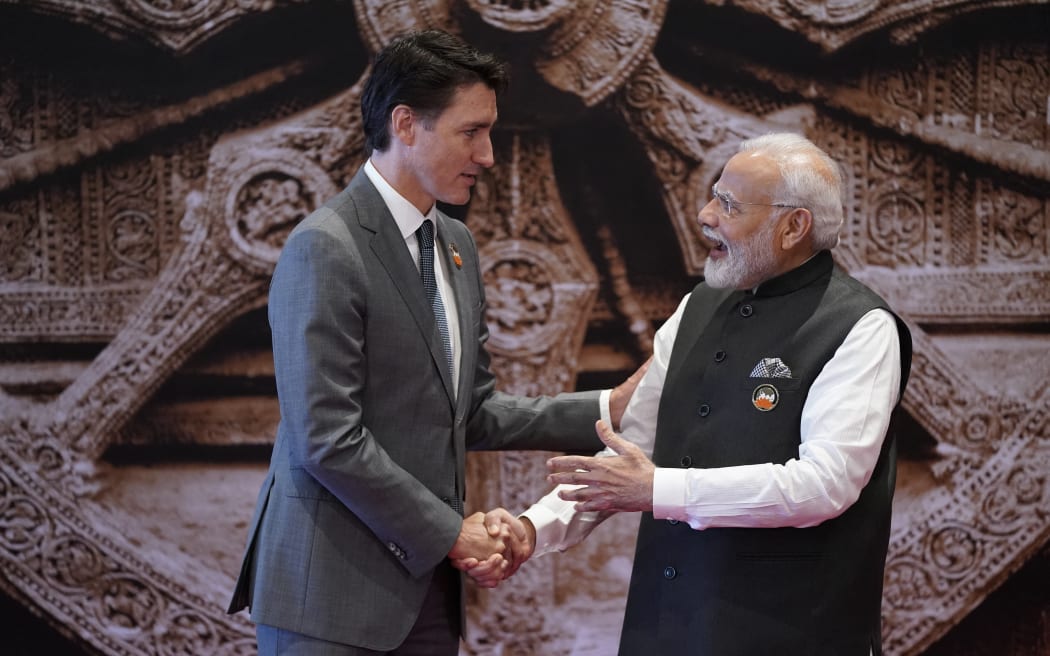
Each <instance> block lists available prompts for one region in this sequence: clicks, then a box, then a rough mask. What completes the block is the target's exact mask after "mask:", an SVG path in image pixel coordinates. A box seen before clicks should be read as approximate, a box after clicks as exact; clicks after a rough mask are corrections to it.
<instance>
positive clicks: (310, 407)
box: [269, 210, 462, 576]
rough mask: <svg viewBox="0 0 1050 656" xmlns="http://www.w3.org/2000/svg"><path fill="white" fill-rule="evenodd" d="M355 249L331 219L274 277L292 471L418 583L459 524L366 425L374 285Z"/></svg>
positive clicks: (284, 258) (298, 238) (306, 233)
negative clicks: (316, 486) (303, 475)
mask: <svg viewBox="0 0 1050 656" xmlns="http://www.w3.org/2000/svg"><path fill="white" fill-rule="evenodd" d="M321 211H327V210H321ZM356 249H357V245H355V244H354V243H353V241H352V240H351V239H350V236H349V234H347V233H346V229H345V227H342V221H341V219H338V217H337V216H336V215H335V214H334V213H333V214H332V218H331V220H328V221H323V222H320V223H319V225H318V227H314V228H311V229H308V230H297V231H295V232H293V235H292V237H291V238H290V239H289V241H288V243H287V244H286V245H285V248H284V251H283V252H282V255H281V259H280V261H279V263H278V265H277V268H276V270H275V272H274V277H273V281H272V283H271V288H270V307H269V312H270V323H271V326H272V332H273V353H274V368H275V373H276V377H277V388H278V390H277V391H278V397H279V400H280V406H281V422H282V424H283V426H282V430H283V432H284V434H285V435H286V439H288V440H289V444H288V447H287V448H288V458H289V467H290V468H291V469H293V470H294V469H296V468H300V469H302V470H305V471H306V472H307V473H309V474H310V475H311V476H312V477H313V478H314V479H316V480H317V481H318V482H319V483H320V484H321V485H322V486H324V487H325V488H326V489H327V490H328V491H329V492H331V493H332V495H334V496H335V497H336V498H337V499H338V500H339V501H340V502H342V503H343V504H344V505H345V506H346V507H347V508H348V509H349V510H350V511H352V512H353V513H354V515H355V516H356V517H357V518H359V519H360V520H361V521H362V522H364V523H365V524H366V525H367V526H368V528H369V529H370V530H371V531H372V532H373V533H374V534H375V535H376V537H377V538H378V539H379V540H380V541H381V542H382V543H383V544H384V545H386V546H387V547H388V548H389V550H390V551H391V552H392V553H393V554H394V556H396V557H397V558H398V559H399V561H400V563H401V564H402V565H403V566H404V567H405V568H406V569H407V570H408V571H409V572H410V573H411V574H412V575H413V576H421V575H423V574H425V573H427V572H429V571H430V570H431V569H433V567H434V566H436V565H437V564H438V563H439V562H440V561H441V560H442V559H443V558H445V556H446V555H447V554H448V552H449V550H450V549H451V548H452V545H453V544H454V543H455V540H456V538H457V537H458V535H459V530H460V527H461V524H462V518H461V517H460V516H459V514H458V513H457V512H455V511H454V510H452V509H451V508H450V507H449V506H448V505H447V504H445V503H444V502H443V501H442V500H441V499H439V498H438V497H437V496H435V495H434V494H433V493H432V492H431V491H430V490H429V489H428V488H427V487H426V486H425V485H423V484H422V483H421V482H420V481H419V480H417V479H416V478H415V477H414V476H413V475H411V474H410V473H409V472H407V471H406V470H405V469H404V468H402V467H401V466H399V465H398V464H397V462H395V461H394V460H393V459H392V458H391V457H390V455H389V454H388V453H387V452H386V451H385V450H384V449H383V448H382V446H381V445H380V444H379V442H378V441H377V440H376V439H375V437H374V435H373V434H372V432H371V431H370V430H369V428H368V426H365V425H364V424H363V422H362V417H363V408H362V403H363V396H364V389H365V385H366V384H367V380H366V378H367V370H366V366H365V365H366V357H367V356H366V345H365V338H364V335H365V327H364V318H365V316H366V313H367V303H366V299H367V291H366V289H367V288H366V285H368V280H367V276H366V275H365V270H364V267H363V265H362V264H361V261H362V260H361V256H360V254H359V253H358V252H357V250H356ZM408 437H409V436H406V439H408Z"/></svg>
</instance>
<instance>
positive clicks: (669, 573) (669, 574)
mask: <svg viewBox="0 0 1050 656" xmlns="http://www.w3.org/2000/svg"><path fill="white" fill-rule="evenodd" d="M676 576H678V572H677V570H675V568H673V567H671V566H670V565H668V566H667V567H665V568H664V578H665V579H667V580H668V581H670V580H671V579H673V578H674V577H676Z"/></svg>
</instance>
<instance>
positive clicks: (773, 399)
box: [751, 385, 780, 412]
mask: <svg viewBox="0 0 1050 656" xmlns="http://www.w3.org/2000/svg"><path fill="white" fill-rule="evenodd" d="M779 402H780V392H778V391H777V388H775V387H773V386H772V385H759V386H758V387H756V388H755V391H754V392H752V393H751V404H752V405H754V406H755V408H756V409H758V410H761V411H762V412H769V411H770V410H772V409H773V408H775V407H777V403H779Z"/></svg>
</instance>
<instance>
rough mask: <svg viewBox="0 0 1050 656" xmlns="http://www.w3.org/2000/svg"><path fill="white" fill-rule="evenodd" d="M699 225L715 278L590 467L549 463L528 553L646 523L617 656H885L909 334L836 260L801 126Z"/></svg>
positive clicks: (751, 158) (830, 174)
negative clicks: (895, 421) (609, 527)
mask: <svg viewBox="0 0 1050 656" xmlns="http://www.w3.org/2000/svg"><path fill="white" fill-rule="evenodd" d="M711 194H712V198H711V200H710V202H708V203H707V205H705V206H704V207H703V208H702V209H701V210H700V213H699V216H698V221H699V223H700V225H701V228H702V232H703V235H704V236H705V238H706V239H707V240H709V241H710V243H711V245H712V247H711V250H710V252H709V254H708V261H707V265H706V268H705V272H704V273H705V281H704V282H702V283H701V284H699V285H697V287H696V288H695V289H694V290H693V291H692V293H691V294H689V295H688V296H686V298H685V299H683V301H682V303H681V304H680V305H679V307H678V309H677V310H676V311H675V313H674V314H673V315H672V316H671V318H670V319H668V321H667V322H666V323H665V324H664V325H663V327H662V328H661V329H660V330H659V331H658V333H657V337H656V340H655V344H654V354H653V359H652V364H651V365H650V366H649V369H648V372H647V373H646V374H645V376H644V377H643V378H642V380H641V382H640V383H639V386H638V388H637V390H636V391H635V393H634V396H633V397H632V398H631V400H630V402H629V404H628V406H627V409H626V411H625V413H624V416H623V419H622V420H621V424H620V425H621V429H622V434H621V435H617V434H615V433H613V431H612V430H611V429H610V428H609V427H608V426H607V425H605V423H604V422H601V421H599V422H598V424H597V430H598V433H599V436H600V437H601V438H602V441H603V442H604V443H605V444H606V446H607V448H606V449H605V450H604V451H602V452H601V453H600V454H598V456H596V457H584V456H562V457H556V458H552V459H551V460H550V461H549V462H548V466H549V468H550V470H551V471H552V474H551V475H550V476H549V477H548V478H549V480H550V481H551V482H553V483H558V484H559V487H558V488H556V489H555V490H554V491H553V492H552V493H551V494H549V495H548V496H546V497H544V498H543V499H542V500H540V501H539V502H538V503H537V504H535V505H534V506H533V507H532V508H530V509H529V510H528V511H526V512H525V513H524V515H523V517H524V518H525V519H527V520H528V521H526V522H525V523H526V526H527V529H528V531H527V532H528V540H529V541H530V544H529V545H527V546H528V547H529V549H527V550H526V551H531V550H534V553H535V554H543V553H547V552H550V551H561V550H564V549H566V548H568V547H570V546H572V545H574V544H576V543H578V542H579V541H580V540H582V539H583V538H584V537H586V536H587V535H588V534H589V533H590V531H591V530H593V529H594V527H595V526H596V525H597V524H598V523H599V522H600V521H601V520H602V519H604V518H605V517H607V516H609V515H610V514H611V513H613V512H631V511H641V512H643V513H644V514H643V517H642V520H641V526H640V529H639V535H638V544H637V550H636V553H635V559H634V570H633V574H632V577H631V585H630V591H629V594H628V600H627V609H626V614H625V618H624V624H623V631H622V634H621V638H620V649H619V654H620V656H640V655H646V656H648V655H651V654H690V655H701V656H733V655H740V656H757V655H765V654H790V655H792V656H803V655H807V656H808V655H820V656H868V655H869V654H881V653H882V647H881V637H880V633H881V627H880V624H881V622H880V608H881V599H882V582H883V570H884V567H885V560H886V550H887V544H888V539H889V530H890V506H891V500H892V497H893V487H894V480H895V472H896V445H895V440H894V436H893V434H892V433H890V432H889V426H890V416H891V414H892V413H893V411H894V409H895V408H896V407H897V404H898V402H899V400H900V397H901V395H902V394H903V392H904V387H905V384H906V382H907V378H908V372H909V369H910V364H911V337H910V334H909V332H908V329H907V327H906V326H905V325H904V323H903V322H902V321H901V320H900V319H899V318H898V317H897V316H896V315H894V314H893V312H892V311H890V309H889V308H888V307H887V305H886V303H885V301H883V300H882V299H881V298H879V297H878V296H877V295H876V294H875V293H874V292H872V291H871V290H870V289H868V288H867V287H865V286H863V285H862V284H861V283H859V282H857V281H856V280H855V279H853V278H851V277H849V275H848V274H846V273H845V272H844V271H842V270H841V269H839V268H838V267H836V266H835V264H834V262H833V260H832V256H831V252H830V249H832V248H833V247H834V246H835V245H836V244H837V242H838V235H839V231H840V229H841V227H842V223H843V210H842V205H843V204H842V178H841V174H840V173H839V170H838V165H837V164H836V163H835V162H834V161H833V160H832V159H831V158H830V157H829V156H828V155H827V154H826V153H824V152H823V151H822V150H820V149H819V148H818V147H817V146H815V145H814V144H813V143H811V142H810V141H808V140H806V139H805V138H803V137H800V136H798V135H794V134H773V135H766V136H763V137H759V138H756V139H752V140H749V141H746V142H744V143H743V144H741V146H740V149H739V151H738V152H737V154H736V155H734V156H733V157H732V158H731V159H730V160H729V162H728V163H727V164H726V166H725V168H724V169H723V171H722V174H721V177H720V178H719V179H718V181H717V182H716V183H715V185H714V187H713V188H712V190H711Z"/></svg>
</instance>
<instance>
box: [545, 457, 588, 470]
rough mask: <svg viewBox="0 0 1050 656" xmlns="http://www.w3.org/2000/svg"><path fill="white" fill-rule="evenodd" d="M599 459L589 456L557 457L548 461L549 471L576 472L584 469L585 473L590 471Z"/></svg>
mask: <svg viewBox="0 0 1050 656" xmlns="http://www.w3.org/2000/svg"><path fill="white" fill-rule="evenodd" d="M595 460H597V458H589V457H587V456H555V457H554V458H551V459H550V460H548V461H547V469H548V470H549V471H552V472H555V471H576V470H579V469H582V470H584V471H588V470H590V469H591V468H592V467H593V466H594V464H595Z"/></svg>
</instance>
